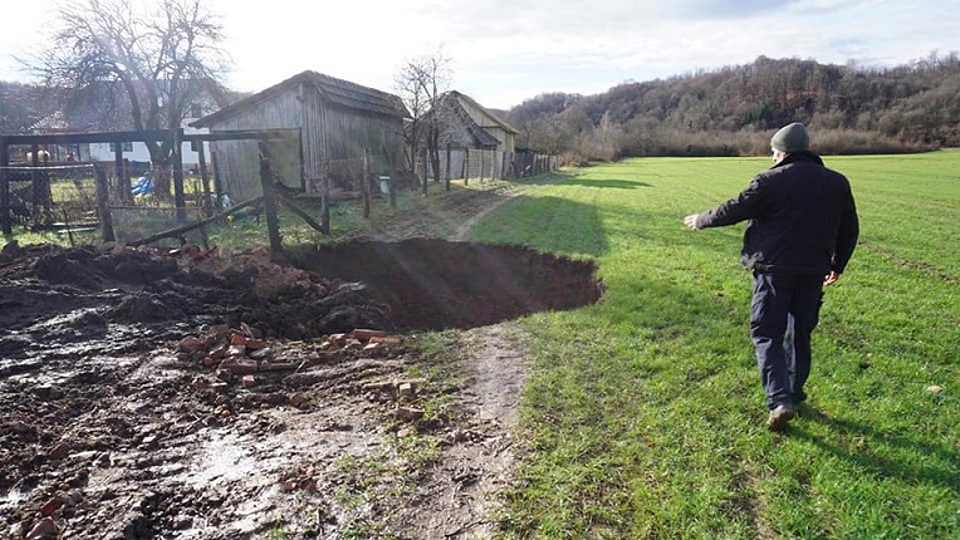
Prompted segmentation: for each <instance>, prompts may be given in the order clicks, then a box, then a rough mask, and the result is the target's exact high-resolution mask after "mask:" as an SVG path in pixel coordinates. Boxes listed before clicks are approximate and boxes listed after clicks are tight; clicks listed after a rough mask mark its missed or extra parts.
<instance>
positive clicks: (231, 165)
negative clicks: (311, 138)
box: [210, 89, 308, 202]
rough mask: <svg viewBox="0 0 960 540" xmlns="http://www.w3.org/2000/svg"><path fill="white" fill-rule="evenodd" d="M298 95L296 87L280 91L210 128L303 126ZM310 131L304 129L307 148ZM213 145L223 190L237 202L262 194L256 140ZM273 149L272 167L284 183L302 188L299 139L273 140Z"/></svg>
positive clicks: (242, 128) (226, 129)
mask: <svg viewBox="0 0 960 540" xmlns="http://www.w3.org/2000/svg"><path fill="white" fill-rule="evenodd" d="M297 94H298V92H297V90H296V89H290V90H288V91H285V92H281V93H279V94H278V95H275V96H273V97H272V98H271V99H269V100H264V101H261V102H259V103H257V104H256V105H255V106H253V107H250V108H249V109H246V110H244V111H241V112H240V113H238V114H236V115H233V116H231V117H230V118H227V119H224V120H223V121H221V122H217V123H216V124H213V125H211V126H210V131H211V132H212V133H216V132H220V131H237V130H258V129H284V128H301V127H303V126H302V124H303V115H302V113H301V110H302V109H301V107H300V101H299V99H297ZM307 133H308V131H307V130H304V141H303V144H304V147H306V146H308V141H307V140H306V135H307ZM210 147H211V151H212V152H214V153H216V160H217V173H218V174H219V175H220V179H221V182H223V190H224V192H226V193H227V194H228V195H229V196H230V198H231V199H233V200H234V202H237V201H241V200H245V199H249V198H250V197H256V196H259V195H262V194H263V193H262V188H261V187H260V162H259V159H258V157H259V151H258V150H257V142H256V141H215V142H211V143H210ZM270 150H271V153H272V154H274V156H273V157H274V163H273V169H274V171H275V173H276V174H277V175H278V176H279V177H280V179H281V181H282V182H283V183H284V185H287V186H290V187H292V188H299V187H301V186H302V182H301V179H300V158H299V154H300V141H299V140H298V138H297V137H294V136H291V137H289V138H284V139H282V140H280V141H276V142H271V144H270Z"/></svg>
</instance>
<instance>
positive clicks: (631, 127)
mask: <svg viewBox="0 0 960 540" xmlns="http://www.w3.org/2000/svg"><path fill="white" fill-rule="evenodd" d="M508 119H509V120H510V121H511V122H513V123H514V125H516V126H517V128H518V129H520V131H521V133H522V134H521V144H522V145H525V146H529V147H532V148H536V149H538V150H543V151H549V152H551V153H558V154H563V155H566V156H567V158H568V160H571V161H583V160H587V159H615V158H617V157H620V156H643V155H751V154H762V153H766V152H767V151H768V150H769V146H768V140H769V135H770V132H771V131H772V130H774V129H776V128H778V127H780V126H782V125H784V124H787V123H789V122H793V121H798V122H803V123H805V124H807V125H808V126H809V127H810V128H811V129H813V130H815V135H816V138H815V141H814V142H815V144H817V149H818V150H819V151H821V152H823V153H865V152H897V151H913V150H919V149H924V148H931V147H942V146H960V126H958V124H960V57H958V55H957V53H956V52H953V53H950V54H947V55H938V54H931V55H930V56H929V57H928V58H926V59H924V60H921V61H917V62H914V63H912V64H910V65H904V66H899V67H896V68H889V69H868V68H863V67H859V66H855V65H846V66H840V65H831V64H820V63H818V62H816V61H813V60H797V59H783V60H774V59H770V58H766V57H763V56H761V57H760V58H758V59H757V60H756V61H755V62H753V63H752V64H749V65H743V66H734V67H726V68H723V69H719V70H716V71H711V72H699V73H696V74H690V75H684V76H677V77H672V78H669V79H666V80H660V79H658V80H655V81H649V82H639V83H638V82H627V83H624V84H620V85H618V86H615V87H613V88H611V89H610V90H608V91H607V92H605V93H602V94H598V95H593V96H580V95H575V94H557V93H554V94H543V95H540V96H537V97H536V98H533V99H531V100H528V101H525V102H524V103H522V104H521V105H519V106H517V107H514V108H513V109H511V110H510V111H509V112H508Z"/></svg>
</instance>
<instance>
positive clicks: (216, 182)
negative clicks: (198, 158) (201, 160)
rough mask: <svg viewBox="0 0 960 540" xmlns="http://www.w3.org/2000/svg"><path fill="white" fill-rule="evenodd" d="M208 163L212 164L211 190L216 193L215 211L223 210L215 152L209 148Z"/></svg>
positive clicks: (221, 189) (220, 182)
mask: <svg viewBox="0 0 960 540" xmlns="http://www.w3.org/2000/svg"><path fill="white" fill-rule="evenodd" d="M210 164H211V165H213V191H215V192H216V194H217V212H220V211H222V210H223V180H221V179H220V167H219V166H218V165H217V152H216V151H214V150H213V149H212V148H211V149H210Z"/></svg>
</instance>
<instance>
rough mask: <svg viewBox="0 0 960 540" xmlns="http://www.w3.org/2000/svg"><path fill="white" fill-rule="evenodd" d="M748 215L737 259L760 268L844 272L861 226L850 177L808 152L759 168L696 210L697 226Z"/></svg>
mask: <svg viewBox="0 0 960 540" xmlns="http://www.w3.org/2000/svg"><path fill="white" fill-rule="evenodd" d="M747 219H749V220H750V223H749V225H748V226H747V231H746V232H745V233H744V235H743V252H742V254H741V261H742V262H743V264H744V266H746V267H748V268H752V269H753V270H756V271H758V272H763V273H783V274H821V275H826V273H827V272H828V271H830V270H833V271H835V272H837V273H843V270H844V268H845V267H846V266H847V262H848V261H849V260H850V256H851V255H853V249H854V248H855V247H856V244H857V236H858V235H859V232H860V229H859V223H858V221H857V209H856V205H855V204H854V202H853V194H852V193H851V191H850V183H849V182H847V179H846V178H845V177H844V176H843V175H842V174H840V173H837V172H835V171H832V170H830V169H828V168H826V167H824V165H823V161H822V160H821V159H820V158H819V157H817V156H816V155H815V154H813V153H810V152H797V153H794V154H790V155H788V156H787V157H786V158H785V159H784V160H783V161H781V162H780V163H778V164H777V165H774V166H773V167H772V168H771V169H770V170H768V171H765V172H763V173H760V174H758V175H757V176H756V177H755V178H754V179H753V181H751V182H750V185H748V186H747V188H746V189H744V190H743V191H742V192H740V194H739V195H737V196H736V197H734V198H733V199H730V200H729V201H727V202H725V203H723V204H721V205H720V206H718V207H717V208H715V209H713V210H711V211H709V212H706V213H704V214H701V215H700V217H699V218H698V219H697V227H699V228H705V227H722V226H724V225H731V224H734V223H738V222H740V221H743V220H747Z"/></svg>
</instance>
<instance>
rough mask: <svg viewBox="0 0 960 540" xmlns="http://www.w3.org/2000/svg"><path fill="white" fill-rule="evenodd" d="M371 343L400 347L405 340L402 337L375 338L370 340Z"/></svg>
mask: <svg viewBox="0 0 960 540" xmlns="http://www.w3.org/2000/svg"><path fill="white" fill-rule="evenodd" d="M370 343H383V344H384V345H400V344H401V343H403V338H401V337H400V336H379V337H377V336H375V337H372V338H370Z"/></svg>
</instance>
